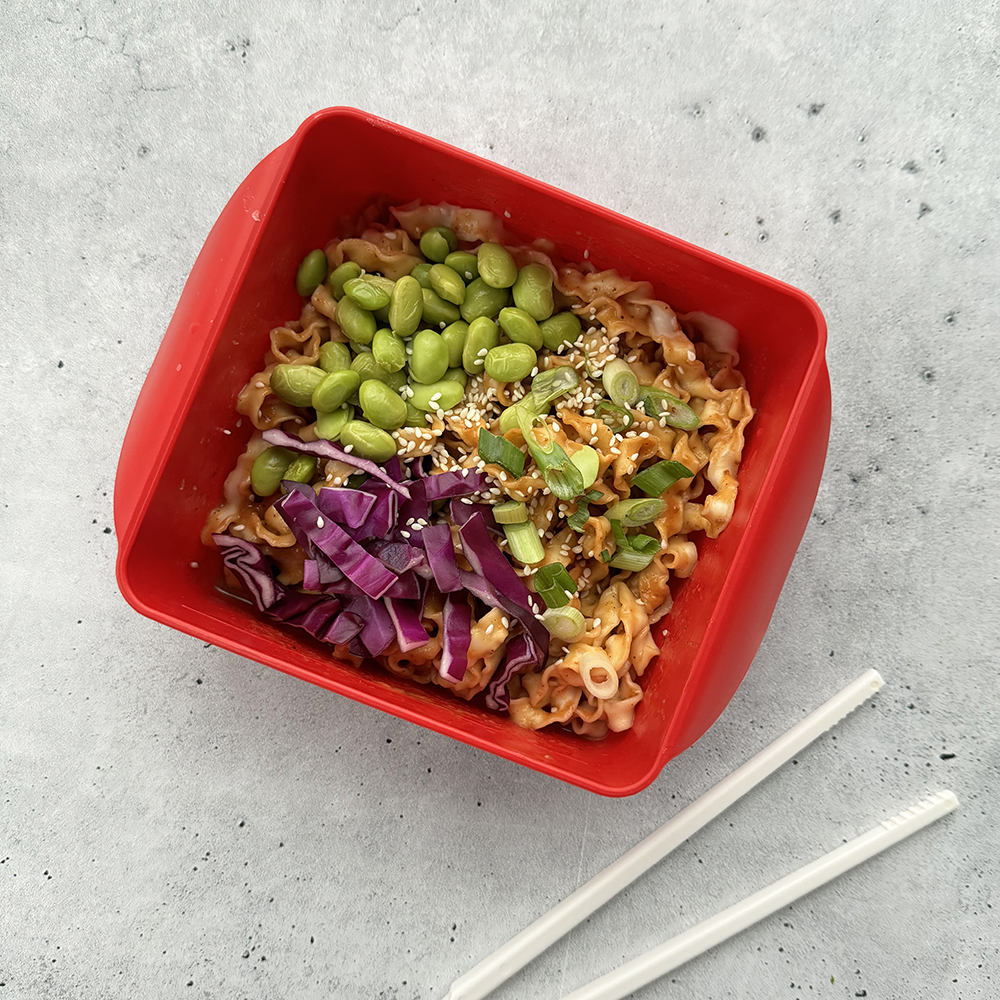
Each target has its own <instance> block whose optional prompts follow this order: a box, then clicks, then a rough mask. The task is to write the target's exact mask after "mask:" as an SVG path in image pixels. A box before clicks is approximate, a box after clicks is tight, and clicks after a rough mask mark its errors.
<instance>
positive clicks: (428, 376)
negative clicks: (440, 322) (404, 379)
mask: <svg viewBox="0 0 1000 1000" xmlns="http://www.w3.org/2000/svg"><path fill="white" fill-rule="evenodd" d="M447 370H448V345H447V344H446V343H445V342H444V341H443V340H442V339H441V337H440V336H439V335H438V334H436V333H435V332H434V331H433V330H418V331H417V335H416V336H415V337H414V338H413V353H412V354H411V355H410V378H412V379H413V381H414V382H420V383H421V384H422V385H428V384H429V383H431V382H437V381H438V379H440V378H441V377H442V376H443V375H444V373H445V372H446V371H447Z"/></svg>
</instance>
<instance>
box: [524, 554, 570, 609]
mask: <svg viewBox="0 0 1000 1000" xmlns="http://www.w3.org/2000/svg"><path fill="white" fill-rule="evenodd" d="M534 579H535V593H536V594H538V596H539V597H540V598H541V599H542V600H543V601H545V606H546V607H547V608H562V607H565V606H566V605H567V604H569V602H570V598H571V597H572V596H573V595H574V594H575V593H576V591H577V586H576V583H575V582H574V580H573V577H571V576H570V575H569V573H567V572H566V567H565V566H563V564H562V563H557V562H556V563H546V565H544V566H542V567H541V568H540V569H539V570H538V572H537V573H535V578H534Z"/></svg>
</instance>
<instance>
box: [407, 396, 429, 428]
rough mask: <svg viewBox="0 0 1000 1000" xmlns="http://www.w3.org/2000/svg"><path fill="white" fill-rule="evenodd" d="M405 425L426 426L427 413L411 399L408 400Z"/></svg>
mask: <svg viewBox="0 0 1000 1000" xmlns="http://www.w3.org/2000/svg"><path fill="white" fill-rule="evenodd" d="M403 426H404V427H426V426H427V414H426V413H425V412H424V411H423V410H418V409H417V408H416V407H415V406H414V405H413V404H412V403H411V402H410V401H409V400H407V401H406V421H405V422H404V424H403Z"/></svg>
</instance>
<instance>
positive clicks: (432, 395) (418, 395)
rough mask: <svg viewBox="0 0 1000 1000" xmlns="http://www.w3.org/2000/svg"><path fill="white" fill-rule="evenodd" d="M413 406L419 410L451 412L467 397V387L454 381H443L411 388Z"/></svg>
mask: <svg viewBox="0 0 1000 1000" xmlns="http://www.w3.org/2000/svg"><path fill="white" fill-rule="evenodd" d="M410 391H411V392H412V393H413V395H411V396H410V403H411V405H413V406H415V407H416V408H417V409H418V410H435V411H436V410H450V409H451V408H452V407H453V406H457V405H458V404H459V403H460V402H461V401H462V397H463V396H464V395H465V387H464V386H463V385H462V384H461V383H460V382H455V381H453V380H452V379H441V381H440V382H431V383H430V384H429V385H414V386H411V387H410Z"/></svg>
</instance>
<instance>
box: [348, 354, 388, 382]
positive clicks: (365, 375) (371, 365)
mask: <svg viewBox="0 0 1000 1000" xmlns="http://www.w3.org/2000/svg"><path fill="white" fill-rule="evenodd" d="M351 371H353V372H357V374H358V376H359V378H360V379H361V381H362V382H366V381H367V380H368V379H370V378H377V379H378V380H379V381H380V382H384V381H385V379H386V377H387V376H388V375H389V372H387V371H386V370H385V369H384V368H383V367H382V366H381V365H380V364H379V363H378V362H377V361H376V360H375V356H374V355H373V354H359V355H358V356H357V357H356V358H355V359H354V360H353V361H352V362H351Z"/></svg>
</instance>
